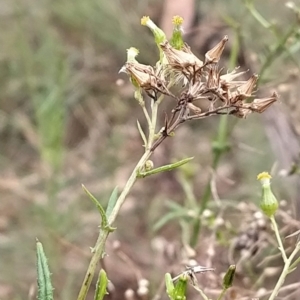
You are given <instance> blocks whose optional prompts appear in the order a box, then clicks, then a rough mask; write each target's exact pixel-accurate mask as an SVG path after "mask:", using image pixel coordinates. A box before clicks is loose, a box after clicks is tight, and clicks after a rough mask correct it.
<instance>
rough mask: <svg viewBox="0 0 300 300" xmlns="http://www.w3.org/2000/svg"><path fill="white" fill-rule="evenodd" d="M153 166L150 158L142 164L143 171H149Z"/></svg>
mask: <svg viewBox="0 0 300 300" xmlns="http://www.w3.org/2000/svg"><path fill="white" fill-rule="evenodd" d="M153 167H154V164H153V161H152V160H147V161H146V162H145V165H144V168H145V171H150V170H152V169H153Z"/></svg>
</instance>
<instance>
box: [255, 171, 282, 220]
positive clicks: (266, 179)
mask: <svg viewBox="0 0 300 300" xmlns="http://www.w3.org/2000/svg"><path fill="white" fill-rule="evenodd" d="M271 178H272V177H271V175H270V174H269V173H268V172H263V173H260V174H258V175H257V180H260V182H261V185H262V197H261V201H260V204H259V206H260V208H261V210H262V211H263V212H264V214H265V215H266V216H268V217H271V216H273V215H274V214H275V213H276V211H277V209H278V201H277V199H276V197H275V196H274V194H273V192H272V190H271V182H270V179H271Z"/></svg>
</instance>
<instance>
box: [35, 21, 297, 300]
mask: <svg viewBox="0 0 300 300" xmlns="http://www.w3.org/2000/svg"><path fill="white" fill-rule="evenodd" d="M141 23H142V25H144V26H147V27H148V28H150V30H151V31H152V33H153V35H154V39H155V43H156V45H157V47H158V51H159V59H158V61H157V63H156V65H155V66H150V65H145V64H141V63H139V62H138V61H137V59H136V57H137V55H138V53H139V51H138V50H137V49H135V48H130V49H128V51H127V61H126V63H125V65H124V66H123V67H122V68H121V70H120V71H121V72H125V73H126V74H128V75H129V78H130V81H131V83H132V85H133V87H134V98H135V99H136V100H137V103H138V104H139V105H140V106H141V108H142V110H143V112H144V115H145V118H146V121H147V124H148V130H147V132H144V131H143V129H142V128H141V126H140V124H139V122H137V127H138V130H139V132H140V135H141V138H142V140H143V143H144V149H145V151H144V153H143V155H142V156H141V158H140V159H139V161H138V162H137V164H136V166H135V168H134V169H133V171H132V173H131V175H130V176H129V178H128V181H127V183H126V184H125V186H124V188H123V190H122V191H121V192H120V193H118V190H117V189H115V190H114V191H113V192H112V195H111V197H110V199H109V202H108V207H107V209H106V210H104V208H103V207H102V206H101V204H100V203H99V202H98V200H97V199H96V198H95V197H94V196H93V195H92V194H91V193H90V192H89V191H88V190H87V189H86V188H85V187H83V188H84V191H85V192H86V193H87V195H88V196H89V197H90V198H91V200H92V201H93V202H94V203H95V205H96V207H97V208H98V210H99V213H100V215H101V224H100V230H99V236H98V239H97V242H96V244H95V246H94V247H93V248H91V252H92V257H91V261H90V264H89V266H88V269H87V272H86V275H85V278H84V280H83V283H82V286H81V289H80V292H79V295H78V298H77V299H78V300H84V299H86V296H87V293H88V290H89V288H90V285H91V282H92V280H93V278H94V275H95V272H96V269H97V266H98V263H99V260H100V259H102V258H103V257H104V256H105V243H106V240H107V238H108V236H109V234H110V232H112V231H114V230H115V228H114V227H113V223H114V222H115V219H116V217H117V215H118V213H119V210H120V208H121V207H122V205H123V203H124V201H125V199H126V196H127V195H128V193H129V192H130V190H131V188H132V186H133V185H134V183H135V182H136V180H137V179H139V178H144V177H146V176H150V175H153V174H156V173H160V172H164V171H168V170H172V169H174V168H177V167H179V166H181V165H183V164H185V163H187V162H188V161H190V160H191V159H192V158H186V159H183V160H181V161H178V162H175V163H173V164H169V165H165V166H160V167H157V168H154V166H153V162H152V161H151V160H150V157H151V155H152V154H153V152H154V151H155V149H156V148H157V147H158V146H159V145H160V144H161V143H162V142H163V141H164V140H165V139H166V138H168V137H173V136H174V135H175V131H176V129H177V128H178V127H179V126H180V125H181V124H183V123H185V122H187V121H192V120H200V119H203V118H207V117H210V116H214V115H223V114H225V115H232V116H234V117H238V118H246V117H247V116H248V115H249V114H251V113H252V112H257V113H262V112H264V111H265V110H266V109H267V108H268V107H269V106H270V105H272V104H273V103H274V102H276V101H277V95H276V93H273V94H272V95H271V96H270V97H266V98H255V97H254V92H255V87H256V83H257V80H258V76H257V75H252V76H250V78H249V79H248V80H242V79H238V78H240V77H241V76H242V75H244V74H245V73H246V72H238V68H235V69H234V70H232V71H231V72H225V71H223V70H224V69H223V68H220V66H219V62H220V58H221V55H222V53H223V50H224V48H225V46H226V43H227V41H228V37H227V36H225V37H224V38H223V39H222V40H221V41H220V42H219V43H218V44H217V45H216V46H215V47H213V48H212V49H211V50H209V51H208V52H207V53H205V55H204V58H201V59H200V58H198V57H197V56H195V55H194V54H193V52H192V51H191V49H190V47H189V46H188V45H187V44H185V43H184V42H183V39H182V23H183V19H182V18H181V17H178V16H176V17H174V18H173V24H174V30H173V35H172V37H171V39H170V40H168V39H167V38H166V35H165V33H164V32H163V31H162V30H161V29H160V28H158V27H157V26H156V25H155V24H154V23H153V22H152V21H151V19H150V18H149V17H143V18H142V20H141ZM253 98H254V100H252V101H249V100H251V99H253ZM163 100H165V101H170V103H171V106H172V105H173V107H172V108H171V110H170V111H169V112H166V113H165V114H164V120H163V127H162V128H160V129H159V128H157V120H158V119H159V118H161V116H160V115H159V114H158V112H159V109H158V108H159V105H160V104H161V103H162V101H163ZM268 176H269V175H268V174H267V173H262V174H261V175H260V176H259V179H261V181H262V184H263V201H262V204H261V208H262V210H263V211H264V212H265V213H266V215H267V216H268V217H269V218H270V220H271V222H272V224H273V227H274V230H275V233H276V237H277V240H278V243H279V250H280V251H281V253H282V256H283V260H284V263H285V266H284V269H283V272H282V275H281V277H280V279H279V281H278V283H277V285H276V288H275V289H274V292H273V294H272V296H271V297H270V300H272V299H274V297H275V296H276V294H277V293H278V291H279V288H280V287H281V286H282V284H283V282H284V278H285V277H286V275H287V274H288V273H289V272H291V270H292V269H293V268H295V263H296V262H293V263H292V260H293V258H294V257H295V255H296V253H297V251H298V250H299V248H300V244H299V243H298V244H297V247H296V249H295V252H293V253H292V254H291V255H290V257H289V258H288V257H287V255H286V254H285V252H284V249H283V246H282V242H281V239H280V235H279V232H278V228H277V226H276V222H275V218H274V213H275V211H276V209H277V206H278V205H277V201H275V200H276V198H275V197H274V195H273V194H272V193H271V191H270V181H269V177H268ZM37 247H38V248H37V249H38V270H39V272H38V274H39V275H38V277H39V281H38V282H39V299H40V300H44V299H47V300H50V299H52V286H51V284H50V285H49V284H47V283H48V281H50V278H49V277H50V273H49V271H48V269H47V263H46V258H45V256H44V254H43V253H42V247H41V244H40V243H38V244H37ZM298 260H299V259H298ZM211 270H212V269H210V268H206V267H201V266H194V267H190V268H188V269H187V270H186V271H184V272H183V273H182V274H180V275H179V276H177V277H175V278H172V277H171V275H170V274H168V273H167V274H166V278H165V281H166V287H167V294H168V296H169V298H170V299H172V300H175V299H176V300H177V299H186V288H187V282H191V283H192V285H193V286H194V287H195V288H196V290H198V291H199V293H200V294H201V296H202V297H203V298H204V299H208V298H207V296H206V295H205V294H204V293H203V292H202V291H201V289H200V288H199V287H198V285H197V282H196V277H195V274H196V273H202V272H206V271H211ZM234 273H235V266H234V265H232V266H230V267H229V269H228V271H227V273H226V274H225V276H224V279H223V289H222V292H221V294H220V295H219V297H218V300H219V299H221V298H222V297H223V295H224V293H225V292H226V290H227V289H228V288H229V287H230V286H231V285H232V281H233V277H234ZM98 278H99V279H98V282H97V287H96V292H95V298H94V299H97V300H100V299H103V297H104V296H105V294H106V287H107V282H108V280H107V277H106V274H105V272H104V271H103V270H101V271H100V273H99V276H98Z"/></svg>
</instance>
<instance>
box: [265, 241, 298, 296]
mask: <svg viewBox="0 0 300 300" xmlns="http://www.w3.org/2000/svg"><path fill="white" fill-rule="evenodd" d="M299 250H300V243H298V244H297V245H296V247H295V249H294V251H293V252H292V254H291V255H290V257H289V258H288V259H287V260H286V262H285V264H284V267H283V270H282V272H281V275H280V277H279V279H278V281H277V283H276V285H275V287H274V289H273V292H272V294H271V295H270V297H269V300H274V299H275V298H276V297H277V295H278V293H279V290H280V288H281V287H282V286H283V284H284V281H285V278H286V276H287V275H288V274H289V273H290V265H291V263H292V260H293V259H294V257H295V255H296V254H297V253H298V252H299Z"/></svg>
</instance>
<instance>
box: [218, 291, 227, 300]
mask: <svg viewBox="0 0 300 300" xmlns="http://www.w3.org/2000/svg"><path fill="white" fill-rule="evenodd" d="M226 291H227V289H223V290H222V292H221V294H220V295H219V297H218V299H217V300H221V299H222V298H223V297H224V295H225V293H226Z"/></svg>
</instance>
